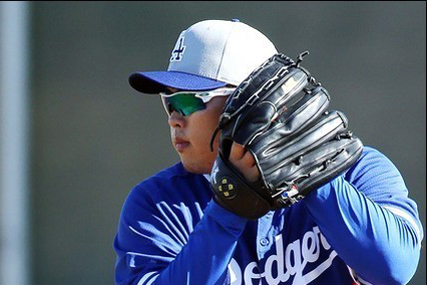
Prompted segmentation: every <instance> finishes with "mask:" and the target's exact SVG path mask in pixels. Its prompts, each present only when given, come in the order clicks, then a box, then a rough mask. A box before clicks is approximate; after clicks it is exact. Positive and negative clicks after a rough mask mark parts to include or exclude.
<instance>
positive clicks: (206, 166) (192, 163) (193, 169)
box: [180, 155, 213, 174]
mask: <svg viewBox="0 0 427 285" xmlns="http://www.w3.org/2000/svg"><path fill="white" fill-rule="evenodd" d="M180 158H181V162H182V165H183V166H184V168H185V170H187V171H188V172H190V173H194V174H210V173H211V169H212V164H213V163H210V162H203V161H202V160H197V159H188V158H186V157H185V155H180Z"/></svg>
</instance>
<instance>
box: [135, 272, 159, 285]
mask: <svg viewBox="0 0 427 285" xmlns="http://www.w3.org/2000/svg"><path fill="white" fill-rule="evenodd" d="M156 273H157V271H153V272H148V273H147V274H145V275H144V276H142V278H141V279H140V280H139V282H138V284H137V285H150V284H151V283H153V282H154V280H156V278H157V276H159V274H156ZM153 275H154V276H153ZM147 281H148V282H147ZM145 282H146V283H145Z"/></svg>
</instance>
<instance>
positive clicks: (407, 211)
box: [304, 147, 423, 284]
mask: <svg viewBox="0 0 427 285" xmlns="http://www.w3.org/2000/svg"><path fill="white" fill-rule="evenodd" d="M304 204H305V206H306V208H307V209H308V211H309V213H310V215H311V217H312V218H313V220H315V222H316V223H317V224H318V225H319V228H320V230H321V231H322V233H323V234H324V236H325V237H326V239H327V240H328V242H329V243H330V244H331V246H332V247H333V248H334V249H335V250H336V251H337V253H338V255H339V256H340V257H341V258H342V259H343V260H344V262H345V263H346V264H347V265H348V266H349V267H350V268H351V269H352V270H353V271H355V272H356V273H357V275H358V276H359V277H360V278H361V280H365V282H366V281H367V282H369V283H373V284H404V283H407V282H408V281H409V280H410V279H411V278H412V276H413V275H414V273H415V271H416V268H417V266H418V261H419V257H420V244H421V240H422V238H423V230H422V226H421V222H420V220H419V217H418V210H417V205H416V203H415V202H414V201H413V200H412V199H410V198H409V196H408V190H407V188H406V186H405V183H404V180H403V178H402V176H401V174H400V173H399V171H398V170H397V168H396V167H395V166H394V165H393V163H392V162H391V161H390V160H389V159H388V158H387V157H385V156H384V155H383V154H381V153H380V152H378V151H377V150H375V149H372V148H367V147H365V149H364V151H363V153H362V156H361V158H360V159H359V160H358V162H357V163H356V164H355V165H354V166H353V167H352V168H350V169H349V170H348V171H347V172H346V173H345V174H344V175H342V176H340V177H338V178H336V179H334V180H333V181H331V182H330V183H328V184H326V185H324V186H323V187H321V188H319V189H318V190H317V191H314V192H313V193H311V194H310V195H308V196H307V197H306V199H305V200H304ZM369 283H368V284H369Z"/></svg>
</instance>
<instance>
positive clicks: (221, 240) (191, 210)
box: [114, 189, 246, 285]
mask: <svg viewBox="0 0 427 285" xmlns="http://www.w3.org/2000/svg"><path fill="white" fill-rule="evenodd" d="M145 190H147V189H145ZM149 190H150V189H148V191H149ZM179 190H180V191H182V190H183V189H179ZM146 192H147V191H144V189H134V190H133V191H132V192H131V194H130V195H129V196H128V198H127V200H126V202H125V204H124V206H123V209H122V213H121V217H120V221H119V227H118V232H117V234H116V237H115V240H114V249H115V251H116V254H117V260H116V271H115V282H116V284H120V285H124V284H138V285H148V284H224V282H226V280H227V278H228V276H227V269H228V264H229V262H230V260H231V257H232V254H233V252H234V249H235V247H236V244H237V239H238V237H239V236H240V235H241V233H242V232H243V229H244V227H245V224H246V219H244V218H241V217H238V216H236V215H234V214H232V213H230V212H228V211H226V210H224V209H223V208H221V207H220V206H219V205H217V204H216V203H215V202H214V201H213V200H212V201H211V202H209V203H208V205H207V207H206V209H202V208H201V207H202V206H199V205H198V204H197V203H193V206H194V205H195V206H194V207H193V206H192V205H185V204H183V203H166V202H164V201H153V199H152V197H150V196H149V195H145V194H144V193H146ZM193 225H194V228H193Z"/></svg>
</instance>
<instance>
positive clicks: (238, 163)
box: [229, 142, 260, 182]
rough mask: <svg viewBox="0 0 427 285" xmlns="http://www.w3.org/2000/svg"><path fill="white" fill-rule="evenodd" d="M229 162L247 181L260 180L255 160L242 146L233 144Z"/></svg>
mask: <svg viewBox="0 0 427 285" xmlns="http://www.w3.org/2000/svg"><path fill="white" fill-rule="evenodd" d="M229 160H230V162H231V164H232V165H233V166H234V167H235V168H236V169H237V170H238V171H239V172H240V173H241V174H242V175H243V176H244V177H245V179H246V180H247V181H249V182H255V181H258V180H259V178H260V173H259V170H258V168H257V166H256V163H255V159H254V157H253V155H252V154H251V153H250V152H249V151H248V150H247V149H245V148H244V147H243V146H242V145H240V144H238V143H236V142H233V145H232V146H231V152H230V157H229Z"/></svg>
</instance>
